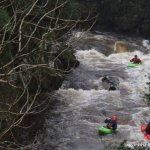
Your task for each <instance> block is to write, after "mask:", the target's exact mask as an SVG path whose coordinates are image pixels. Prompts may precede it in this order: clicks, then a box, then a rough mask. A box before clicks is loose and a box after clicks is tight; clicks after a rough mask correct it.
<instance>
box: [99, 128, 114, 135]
mask: <svg viewBox="0 0 150 150" xmlns="http://www.w3.org/2000/svg"><path fill="white" fill-rule="evenodd" d="M98 132H99V134H111V133H113V132H114V131H113V130H112V129H108V128H107V127H100V128H99V129H98Z"/></svg>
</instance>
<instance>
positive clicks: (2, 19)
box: [0, 9, 10, 28]
mask: <svg viewBox="0 0 150 150" xmlns="http://www.w3.org/2000/svg"><path fill="white" fill-rule="evenodd" d="M9 20H10V17H9V15H8V13H7V12H6V11H5V10H2V9H0V27H1V28H2V27H3V26H5V25H6V24H7V23H8V22H9Z"/></svg>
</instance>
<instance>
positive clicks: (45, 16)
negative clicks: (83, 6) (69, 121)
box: [0, 0, 90, 149]
mask: <svg viewBox="0 0 150 150" xmlns="http://www.w3.org/2000/svg"><path fill="white" fill-rule="evenodd" d="M67 4H68V0H54V1H50V0H2V1H1V2H0V89H1V91H0V119H1V128H0V131H1V132H0V149H13V148H15V149H17V148H18V149H19V148H20V147H22V148H24V149H28V148H29V147H30V145H26V146H24V145H22V144H20V143H19V142H18V141H17V138H16V135H15V133H14V132H13V131H14V129H16V128H17V127H19V128H30V126H29V127H25V126H23V124H22V122H23V120H24V118H25V117H26V116H27V115H30V114H37V113H40V112H42V111H43V110H44V109H46V106H47V101H42V102H41V101H39V100H38V97H39V95H40V93H41V84H42V81H43V73H42V72H43V71H45V72H47V71H48V72H51V73H52V74H53V75H58V74H59V72H60V71H61V69H60V68H59V67H56V61H58V58H59V56H60V55H61V54H62V53H63V52H64V51H66V50H68V49H69V46H67V45H66V43H65V42H64V41H63V39H64V37H66V36H67V34H68V33H69V32H70V31H71V30H72V29H73V28H74V27H76V25H77V24H78V23H80V22H85V21H88V19H89V18H90V16H87V18H85V19H83V20H82V19H81V18H79V19H78V20H73V19H71V18H72V12H71V11H70V12H67V7H68V6H67ZM62 45H63V46H64V45H65V46H64V47H63V48H62V49H61V51H60V47H62ZM58 51H59V54H58V53H57V52H58ZM56 54H57V55H56ZM35 79H36V80H35ZM35 81H36V86H33V87H32V85H34V83H35ZM32 142H34V141H32ZM31 144H32V143H31Z"/></svg>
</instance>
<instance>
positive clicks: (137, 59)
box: [130, 58, 141, 64]
mask: <svg viewBox="0 0 150 150" xmlns="http://www.w3.org/2000/svg"><path fill="white" fill-rule="evenodd" d="M130 61H131V62H133V63H136V64H138V63H141V60H140V59H139V58H132V59H131V60H130Z"/></svg>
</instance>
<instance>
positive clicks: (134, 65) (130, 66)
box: [127, 63, 141, 68]
mask: <svg viewBox="0 0 150 150" xmlns="http://www.w3.org/2000/svg"><path fill="white" fill-rule="evenodd" d="M139 65H141V64H135V63H129V64H128V65H127V67H128V68H135V67H138V66H139Z"/></svg>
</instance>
